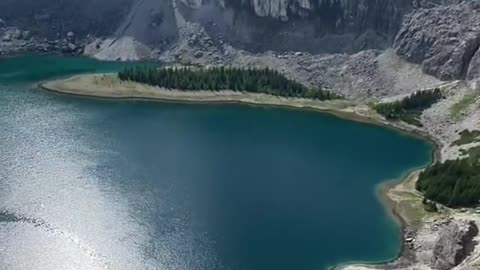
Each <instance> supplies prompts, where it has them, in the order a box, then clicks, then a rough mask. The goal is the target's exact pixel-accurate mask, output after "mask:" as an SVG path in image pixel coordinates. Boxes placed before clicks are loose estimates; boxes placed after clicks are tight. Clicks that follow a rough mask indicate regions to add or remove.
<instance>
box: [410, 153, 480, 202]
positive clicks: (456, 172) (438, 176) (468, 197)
mask: <svg viewBox="0 0 480 270" xmlns="http://www.w3.org/2000/svg"><path fill="white" fill-rule="evenodd" d="M416 188H417V189H418V190H419V191H421V192H423V194H424V196H425V198H427V199H429V200H432V201H436V202H439V203H441V204H444V205H446V206H449V207H461V206H475V205H478V204H479V200H480V162H479V161H478V160H472V159H469V158H465V159H458V160H447V161H445V162H444V163H435V164H433V165H432V166H430V167H428V168H427V169H425V170H424V171H423V172H422V173H421V174H420V176H419V178H418V181H417V183H416Z"/></svg>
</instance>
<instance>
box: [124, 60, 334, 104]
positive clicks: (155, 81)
mask: <svg viewBox="0 0 480 270" xmlns="http://www.w3.org/2000/svg"><path fill="white" fill-rule="evenodd" d="M118 78H120V80H123V81H134V82H139V83H146V84H149V85H153V86H160V87H164V88H167V89H176V90H185V91H198V90H211V91H220V90H233V91H242V92H253V93H264V94H270V95H275V96H282V97H303V98H311V99H319V100H328V99H338V98H341V97H340V96H339V95H337V94H335V93H332V92H330V91H326V90H322V89H319V88H316V87H307V86H305V85H303V84H301V83H298V82H295V81H293V80H290V79H287V78H286V77H285V76H283V75H281V74H280V73H279V72H277V71H274V70H271V69H268V68H265V69H240V68H232V67H214V68H208V69H204V68H186V67H183V68H159V69H158V68H153V67H134V68H126V69H124V70H123V71H121V72H119V73H118Z"/></svg>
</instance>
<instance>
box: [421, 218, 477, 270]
mask: <svg viewBox="0 0 480 270" xmlns="http://www.w3.org/2000/svg"><path fill="white" fill-rule="evenodd" d="M477 234H478V227H477V225H476V224H475V223H474V222H473V221H469V222H467V221H465V222H462V223H451V224H449V226H447V227H445V228H444V229H443V231H442V232H441V234H440V235H439V238H438V240H437V243H436V244H435V247H434V249H433V257H432V261H431V267H432V268H433V269H437V270H450V269H452V268H453V267H455V266H457V265H459V264H460V263H461V262H462V261H463V260H464V259H465V258H466V257H467V255H468V254H469V252H471V251H472V250H471V248H472V239H473V238H474V237H475V236H477Z"/></svg>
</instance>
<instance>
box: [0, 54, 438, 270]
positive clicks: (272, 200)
mask: <svg viewBox="0 0 480 270" xmlns="http://www.w3.org/2000/svg"><path fill="white" fill-rule="evenodd" d="M123 65H124V64H119V63H102V62H96V61H93V60H88V59H83V58H62V57H55V56H25V57H15V58H10V59H0V127H1V129H0V264H1V265H0V269H21V270H23V269H25V270H30V269H42V270H43V269H46V270H50V269H52V270H57V269H75V270H77V269H88V270H92V269H125V270H137V269H138V270H144V269H146V270H150V269H162V270H163V269H165V270H193V269H195V270H197V269H198V270H216V269H225V270H237V269H238V270H284V269H285V270H322V269H326V268H328V267H330V266H333V265H337V264H339V263H344V262H351V261H356V262H379V261H385V260H389V259H392V258H394V257H395V256H396V255H397V253H398V252H399V249H400V228H399V226H398V225H397V224H396V223H395V222H394V221H393V220H392V219H391V217H390V216H389V215H388V213H387V212H386V210H385V209H384V208H383V206H382V204H381V203H380V201H379V199H378V197H377V196H376V188H377V186H378V184H380V183H382V182H384V181H386V180H390V179H395V178H398V177H400V176H402V175H403V174H405V173H406V172H408V171H409V170H411V169H413V168H416V167H419V166H422V165H425V164H427V163H428V162H429V161H430V155H431V150H432V147H431V145H430V144H428V143H426V142H425V141H422V140H419V139H416V138H413V137H409V136H405V135H402V134H400V133H398V132H395V131H392V130H389V129H386V128H382V127H378V126H373V125H368V124H362V123H357V122H352V121H347V120H343V119H339V118H337V117H334V116H331V115H327V114H322V113H316V112H309V111H298V110H289V109H278V108H267V107H252V106H246V105H207V104H174V103H158V102H146V101H112V100H104V99H103V100H102V99H91V98H81V97H74V96H66V95H60V94H53V93H49V92H45V91H42V90H39V89H36V88H37V87H36V83H37V82H38V81H40V80H45V79H49V78H53V77H62V76H65V75H69V74H75V73H81V72H111V71H115V70H119V69H121V68H122V66H123Z"/></svg>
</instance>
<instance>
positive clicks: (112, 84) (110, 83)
mask: <svg viewBox="0 0 480 270" xmlns="http://www.w3.org/2000/svg"><path fill="white" fill-rule="evenodd" d="M38 87H39V88H41V89H43V90H46V91H49V92H54V93H58V94H66V95H74V96H83V97H87V98H106V99H116V100H146V101H157V102H172V103H201V104H243V105H250V106H266V107H277V108H283V109H294V110H308V111H315V112H320V113H328V114H330V115H334V116H336V117H339V118H342V119H345V120H349V121H355V122H360V123H366V124H373V125H377V126H382V127H385V128H389V129H392V130H395V131H397V132H400V133H402V134H404V135H406V136H413V137H416V138H419V139H422V140H424V141H426V142H428V143H429V144H431V145H432V152H431V160H430V161H429V162H428V164H426V165H425V166H421V167H418V168H412V169H408V170H407V171H405V172H404V174H402V175H401V176H400V177H399V178H397V179H392V180H386V181H385V182H382V183H380V184H378V185H377V186H376V188H375V194H376V195H375V196H376V197H377V199H378V200H379V202H380V203H381V204H382V205H383V207H384V208H385V211H386V213H387V214H388V215H390V216H391V218H393V220H394V222H395V223H397V224H398V225H399V226H400V230H401V232H400V239H399V240H400V248H399V252H398V254H397V255H396V256H395V257H394V258H392V259H391V260H386V261H379V262H345V263H341V264H338V265H335V266H332V267H330V269H332V270H341V269H345V268H347V267H355V266H359V267H371V268H377V269H383V268H382V266H383V267H385V266H387V265H388V264H392V263H395V262H397V261H401V260H402V259H404V260H406V261H410V260H411V258H409V257H410V256H411V254H409V253H411V251H410V250H409V249H408V248H407V247H406V244H405V241H404V239H405V237H406V235H407V232H408V230H409V229H412V228H413V227H414V226H413V224H412V221H409V220H408V217H406V216H403V215H402V213H401V212H402V211H399V209H397V208H399V206H398V205H397V204H398V202H397V201H395V199H394V198H392V194H391V192H392V191H393V190H394V189H395V188H396V187H399V186H402V185H405V184H407V182H408V181H411V180H412V177H415V175H416V174H418V172H420V171H421V170H423V169H424V168H426V167H428V166H430V165H431V164H433V163H435V162H436V161H438V160H440V159H441V148H442V144H441V143H440V142H439V140H437V139H436V138H434V137H433V136H431V135H429V134H428V133H427V132H425V131H423V130H421V129H420V128H417V127H414V126H410V125H408V124H405V123H403V122H390V121H387V120H385V119H384V118H383V117H381V116H380V115H378V114H377V113H376V112H374V111H373V110H372V109H370V107H369V106H368V105H365V104H359V103H355V102H352V101H346V100H330V101H319V100H309V99H303V98H283V97H277V96H271V95H265V94H254V93H240V92H234V91H216V92H214V91H195V92H188V91H179V90H169V89H163V88H159V87H153V86H148V85H143V84H140V83H134V82H121V81H120V80H118V79H116V75H114V74H83V75H76V76H72V77H68V78H66V79H59V80H53V81H47V82H42V83H40V84H38Z"/></svg>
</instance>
